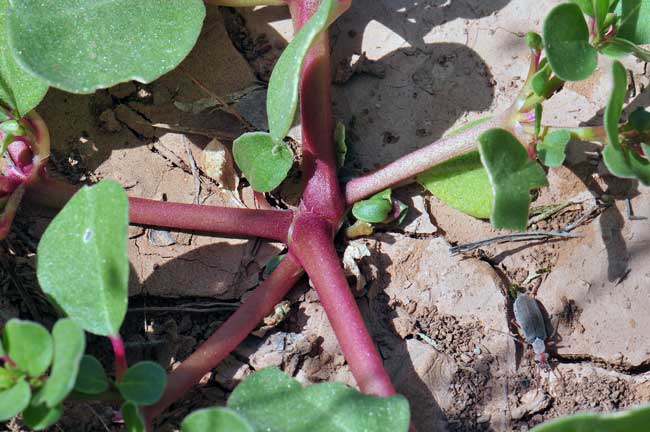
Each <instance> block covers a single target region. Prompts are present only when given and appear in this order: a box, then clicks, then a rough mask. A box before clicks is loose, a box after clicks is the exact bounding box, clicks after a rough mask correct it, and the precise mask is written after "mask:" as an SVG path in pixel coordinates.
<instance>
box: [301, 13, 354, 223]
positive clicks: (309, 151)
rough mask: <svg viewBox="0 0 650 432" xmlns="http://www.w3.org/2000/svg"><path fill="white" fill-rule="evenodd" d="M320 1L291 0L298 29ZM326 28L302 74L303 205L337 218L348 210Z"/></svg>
mask: <svg viewBox="0 0 650 432" xmlns="http://www.w3.org/2000/svg"><path fill="white" fill-rule="evenodd" d="M319 3H320V2H319V1H314V0H306V1H291V2H289V10H290V12H291V17H292V19H293V22H294V27H295V31H296V32H297V31H298V30H299V29H300V28H301V27H302V26H303V25H304V24H305V23H306V22H307V20H309V18H310V17H311V16H312V15H313V14H314V12H315V11H316V10H317V9H318V6H319ZM329 51H330V50H329V42H328V36H327V32H323V34H322V35H321V36H320V37H318V38H317V39H316V41H315V42H314V44H313V45H312V47H311V49H310V51H309V54H308V55H307V57H306V58H305V61H304V63H303V66H302V71H301V77H300V116H301V127H302V171H303V174H304V176H305V179H306V181H305V188H304V191H303V195H302V202H301V208H302V209H303V210H306V211H308V212H314V213H316V214H319V215H321V216H323V217H325V218H326V219H327V220H329V221H330V222H338V220H339V218H340V217H341V215H342V214H343V212H344V211H345V202H344V201H343V196H342V194H341V189H340V187H339V182H338V178H337V175H336V154H335V146H334V120H333V118H332V98H331V89H330V86H331V82H332V79H331V72H330V56H329Z"/></svg>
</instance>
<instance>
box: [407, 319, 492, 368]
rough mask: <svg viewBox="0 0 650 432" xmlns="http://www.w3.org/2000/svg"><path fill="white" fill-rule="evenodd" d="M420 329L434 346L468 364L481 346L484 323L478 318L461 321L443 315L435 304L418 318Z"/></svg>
mask: <svg viewBox="0 0 650 432" xmlns="http://www.w3.org/2000/svg"><path fill="white" fill-rule="evenodd" d="M417 325H418V327H419V328H420V331H421V332H422V333H424V334H426V336H428V337H429V338H431V342H432V345H433V347H434V348H435V349H436V350H438V351H440V352H444V353H445V354H449V355H450V356H452V357H453V358H454V360H456V361H459V362H461V363H465V364H468V363H470V361H471V357H470V356H469V355H468V353H471V352H473V351H474V350H475V349H477V348H476V347H478V346H480V340H481V339H482V337H483V334H484V332H483V330H484V328H483V324H482V323H481V322H480V321H478V320H472V321H468V322H462V323H461V322H460V321H459V319H458V318H456V317H455V316H453V315H441V314H438V311H437V309H436V307H435V306H433V307H432V308H425V309H424V310H422V311H421V314H420V315H419V316H418V318H417Z"/></svg>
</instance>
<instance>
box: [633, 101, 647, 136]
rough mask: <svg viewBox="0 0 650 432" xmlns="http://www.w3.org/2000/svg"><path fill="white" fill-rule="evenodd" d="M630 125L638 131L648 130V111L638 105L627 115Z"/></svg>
mask: <svg viewBox="0 0 650 432" xmlns="http://www.w3.org/2000/svg"><path fill="white" fill-rule="evenodd" d="M628 120H629V122H630V126H632V128H634V129H635V130H637V131H639V132H650V112H648V111H646V110H644V109H643V108H642V107H638V108H637V109H635V110H634V111H632V114H630V117H629V119H628Z"/></svg>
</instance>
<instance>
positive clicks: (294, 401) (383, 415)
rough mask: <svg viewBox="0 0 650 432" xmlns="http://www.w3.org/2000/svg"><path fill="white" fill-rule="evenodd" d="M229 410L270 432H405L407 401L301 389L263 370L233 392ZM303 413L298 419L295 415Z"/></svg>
mask: <svg viewBox="0 0 650 432" xmlns="http://www.w3.org/2000/svg"><path fill="white" fill-rule="evenodd" d="M228 407H229V408H232V409H233V410H235V411H237V412H238V413H239V414H241V415H242V416H244V417H245V418H246V420H248V422H249V423H250V424H251V425H252V426H253V428H254V430H263V431H266V432H298V431H307V430H308V431H310V432H331V431H337V432H362V431H373V432H406V431H407V430H408V428H409V415H410V413H409V406H408V402H407V401H406V399H405V398H404V397H403V396H400V395H396V396H391V397H388V398H379V397H375V396H369V395H366V394H362V393H360V392H358V391H356V390H354V389H352V388H350V387H347V386H345V385H343V384H340V383H334V382H328V383H323V384H316V385H312V386H309V387H306V388H303V387H302V386H301V385H300V383H299V382H298V381H296V380H295V379H293V378H290V377H288V376H287V375H285V374H284V373H282V372H280V371H279V370H278V369H275V368H269V369H263V370H261V371H259V372H256V373H255V374H253V375H251V376H250V377H248V378H247V379H246V380H244V381H243V382H242V383H241V384H239V386H237V387H236V388H235V391H233V393H232V395H231V396H230V399H229V400H228ZM296 413H300V415H296Z"/></svg>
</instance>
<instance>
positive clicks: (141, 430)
mask: <svg viewBox="0 0 650 432" xmlns="http://www.w3.org/2000/svg"><path fill="white" fill-rule="evenodd" d="M120 412H121V413H122V418H123V419H124V426H126V430H127V431H128V432H145V430H146V428H145V426H144V420H143V419H142V417H141V416H140V413H139V412H138V407H137V405H135V404H134V403H133V402H124V404H122V408H120ZM209 430H215V431H216V430H217V429H205V431H206V432H207V431H209ZM224 431H225V429H224Z"/></svg>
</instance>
